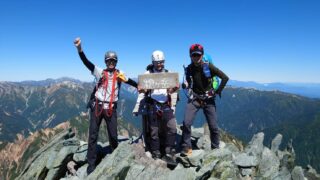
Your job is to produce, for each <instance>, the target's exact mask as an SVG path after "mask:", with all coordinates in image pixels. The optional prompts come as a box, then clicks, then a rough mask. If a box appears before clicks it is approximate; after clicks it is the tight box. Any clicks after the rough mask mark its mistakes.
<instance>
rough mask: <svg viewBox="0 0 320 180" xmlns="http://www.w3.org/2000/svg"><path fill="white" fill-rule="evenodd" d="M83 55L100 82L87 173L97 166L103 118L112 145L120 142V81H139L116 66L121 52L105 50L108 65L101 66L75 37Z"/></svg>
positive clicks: (94, 96) (94, 100) (93, 109)
mask: <svg viewBox="0 0 320 180" xmlns="http://www.w3.org/2000/svg"><path fill="white" fill-rule="evenodd" d="M74 45H75V46H76V48H77V50H78V53H79V56H80V59H81V60H82V62H83V64H84V65H85V66H86V67H87V68H88V69H89V70H90V72H91V73H92V75H94V77H95V78H96V80H97V84H96V86H95V88H94V90H93V92H92V94H91V98H90V101H89V103H88V105H89V106H90V109H91V111H90V126H89V140H88V152H87V160H88V164H89V165H88V168H87V174H90V173H91V172H92V171H93V170H94V169H95V167H96V159H97V150H96V148H97V147H96V146H97V139H98V134H99V127H100V124H101V121H102V119H104V120H105V122H106V124H107V130H108V137H109V143H110V146H111V149H112V150H114V149H115V148H117V146H118V139H117V138H118V133H117V101H118V96H119V91H120V86H121V83H122V82H124V83H127V84H129V85H131V86H133V87H137V83H136V82H135V81H133V80H132V79H130V78H126V77H125V75H124V74H123V72H121V71H120V70H118V69H116V66H117V62H118V56H117V54H116V52H114V51H107V52H106V54H105V58H104V61H105V64H106V68H105V69H101V68H99V67H98V66H95V65H94V64H92V63H91V62H90V61H89V60H88V59H87V57H86V56H85V54H84V52H83V50H82V47H81V40H80V38H76V39H75V41H74Z"/></svg>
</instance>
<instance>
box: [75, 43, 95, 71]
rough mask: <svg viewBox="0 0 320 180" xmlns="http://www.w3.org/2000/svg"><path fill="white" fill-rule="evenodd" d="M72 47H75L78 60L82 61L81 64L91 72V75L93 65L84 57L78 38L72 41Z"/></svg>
mask: <svg viewBox="0 0 320 180" xmlns="http://www.w3.org/2000/svg"><path fill="white" fill-rule="evenodd" d="M73 43H74V45H75V46H76V48H77V50H78V53H79V56H80V59H81V60H82V62H83V64H84V65H85V66H86V67H87V68H88V69H89V70H90V71H91V73H93V71H94V64H92V62H90V61H89V60H88V59H87V57H86V55H85V54H84V52H83V50H82V47H81V39H80V38H79V37H78V38H76V39H75V40H74V42H73Z"/></svg>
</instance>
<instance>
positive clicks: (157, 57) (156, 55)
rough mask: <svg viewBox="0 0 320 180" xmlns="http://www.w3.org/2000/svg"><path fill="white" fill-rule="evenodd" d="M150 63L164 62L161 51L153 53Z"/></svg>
mask: <svg viewBox="0 0 320 180" xmlns="http://www.w3.org/2000/svg"><path fill="white" fill-rule="evenodd" d="M151 59H152V61H164V59H165V58H164V53H163V52H162V51H159V50H156V51H153V53H152V56H151Z"/></svg>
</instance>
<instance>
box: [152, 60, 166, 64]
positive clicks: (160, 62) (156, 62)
mask: <svg viewBox="0 0 320 180" xmlns="http://www.w3.org/2000/svg"><path fill="white" fill-rule="evenodd" d="M154 63H155V64H164V60H162V61H154Z"/></svg>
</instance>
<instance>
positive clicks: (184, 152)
mask: <svg viewBox="0 0 320 180" xmlns="http://www.w3.org/2000/svg"><path fill="white" fill-rule="evenodd" d="M191 155H192V148H189V147H185V148H183V149H182V151H181V153H180V156H182V157H185V156H191Z"/></svg>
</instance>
